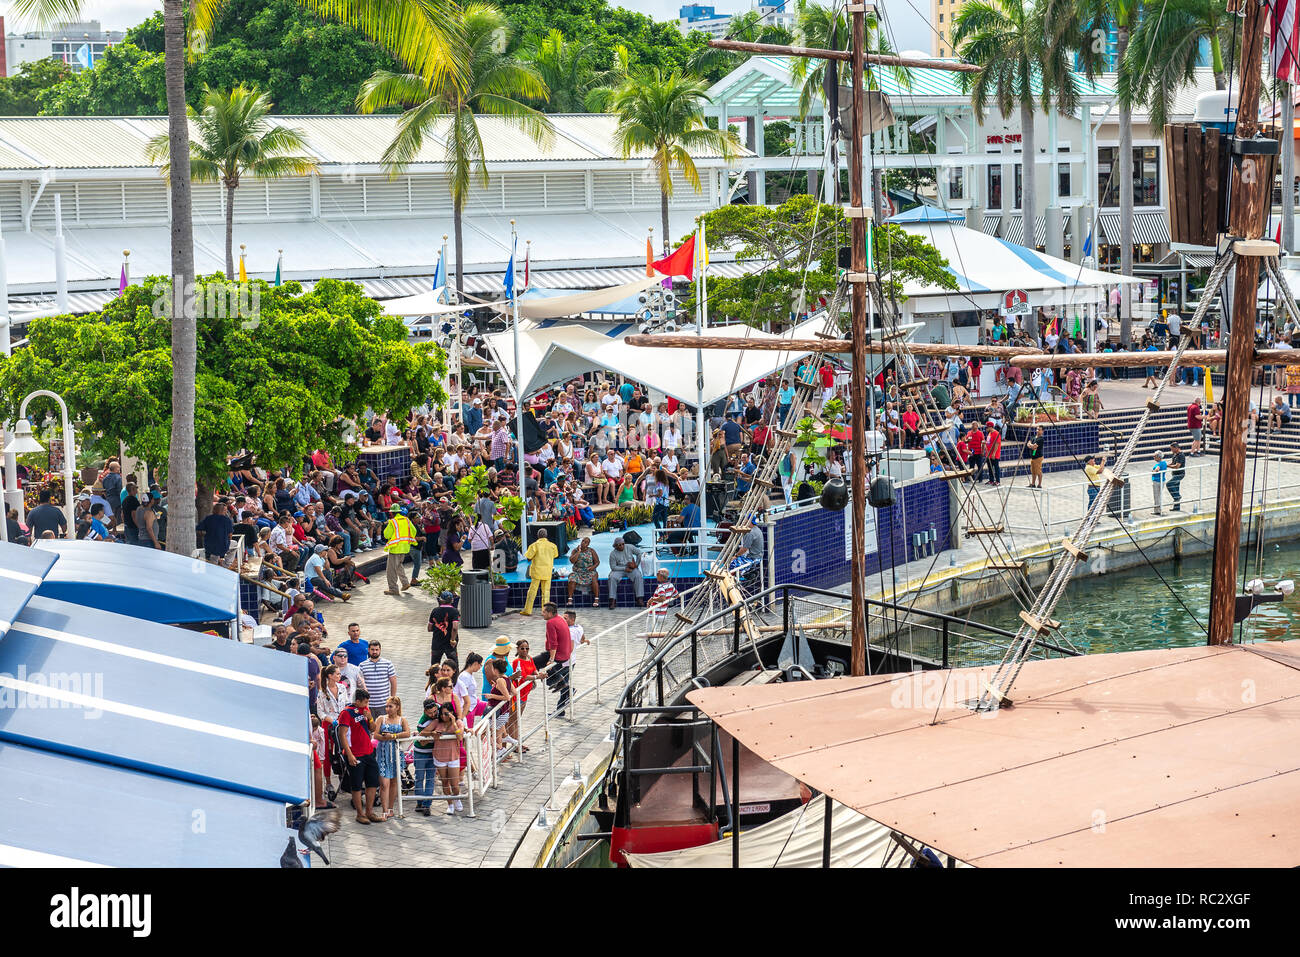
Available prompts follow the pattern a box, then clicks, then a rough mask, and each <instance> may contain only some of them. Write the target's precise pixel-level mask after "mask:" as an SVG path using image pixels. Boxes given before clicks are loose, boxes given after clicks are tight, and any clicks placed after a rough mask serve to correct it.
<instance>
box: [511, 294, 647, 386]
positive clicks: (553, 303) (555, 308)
mask: <svg viewBox="0 0 1300 957" xmlns="http://www.w3.org/2000/svg"><path fill="white" fill-rule="evenodd" d="M662 279H663V277H662V276H655V277H653V278H652V277H650V276H643V277H641V278H640V279H636V280H633V281H632V282H629V283H624V284H623V285H621V286H610V287H609V288H607V289H589V290H574V291H569V290H564V291H563V292H562V293H561V294H559V295H554V294H550V293H543V292H540V291H536V290H529V291H528V292H525V293H524V294H523V295H521V296H520V297H519V318H520V319H534V320H541V319H567V318H569V317H570V316H581V315H586V314H587V313H593V312H597V313H598V312H602V311H605V309H606V308H608V307H613V306H616V305H622V304H624V301H625V300H627V299H629V298H634V297H635V296H636V295H637V293H639V292H641V291H643V290H645V289H649V288H650V287H651V286H657V285H658V284H659V283H660V282H661V281H662ZM491 305H492V308H493V309H495V310H496V311H497V312H500V313H505V314H506V315H513V313H514V307H513V305H512V304H511V303H510V302H509V301H504V300H503V301H501V302H494V303H492V304H491ZM619 311H621V310H619ZM512 365H513V363H512Z"/></svg>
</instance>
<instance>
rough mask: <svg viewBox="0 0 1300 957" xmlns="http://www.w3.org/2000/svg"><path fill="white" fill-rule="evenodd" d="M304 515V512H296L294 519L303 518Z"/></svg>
mask: <svg viewBox="0 0 1300 957" xmlns="http://www.w3.org/2000/svg"><path fill="white" fill-rule="evenodd" d="M302 514H303V513H302V512H294V513H293V517H294V518H302Z"/></svg>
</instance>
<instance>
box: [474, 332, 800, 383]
mask: <svg viewBox="0 0 1300 957" xmlns="http://www.w3.org/2000/svg"><path fill="white" fill-rule="evenodd" d="M824 322H825V319H824V318H822V317H817V318H813V319H809V320H806V321H805V322H803V323H801V324H800V325H798V326H796V327H795V328H794V329H793V330H791V331H790V333H789V334H788V335H789V338H803V337H808V336H812V335H813V333H814V330H815V329H820V328H821V327H822V325H823V324H824ZM631 329H634V327H633V326H631V325H630V324H628V325H619V326H614V327H613V328H612V329H607V330H604V331H597V330H595V329H591V328H588V327H587V326H583V325H577V324H573V325H546V326H543V325H541V324H538V323H529V322H525V321H521V322H520V324H519V369H520V375H519V378H520V380H521V381H522V384H523V389H522V392H523V395H524V396H529V395H532V394H533V393H535V392H538V391H540V390H541V389H543V388H545V387H546V386H548V385H551V384H552V383H555V382H565V381H567V380H569V379H572V378H574V377H576V376H580V375H582V374H583V373H584V372H594V371H596V370H605V371H608V372H611V373H615V374H618V375H622V376H625V377H626V378H628V379H633V380H635V381H637V382H642V383H644V384H645V385H647V386H649V387H650V389H652V390H653V391H655V392H661V393H663V394H664V395H670V396H673V397H675V398H677V399H681V400H682V401H685V402H687V403H688V404H691V405H693V404H694V403H695V401H696V382H695V373H696V363H695V361H694V357H693V356H691V355H690V353H689V352H683V350H681V349H660V348H645V347H641V346H629V345H628V344H627V343H625V342H624V341H623V336H624V335H625V334H626V333H627V332H628V331H629V330H631ZM709 335H711V336H726V337H728V338H731V337H735V338H745V337H750V338H753V339H780V338H785V337H784V336H773V335H771V334H770V333H766V332H760V331H758V330H757V329H754V328H752V327H750V326H744V325H734V326H719V327H717V328H710V329H709ZM486 340H487V346H488V349H489V350H490V351H491V352H492V355H493V358H494V359H495V360H496V363H497V367H498V368H499V369H500V370H501V373H502V374H503V375H504V376H505V377H506V379H507V380H508V381H509V382H510V384H511V388H512V390H514V391H515V394H516V396H518V394H519V391H518V390H515V389H514V378H515V377H514V371H515V355H514V333H513V332H512V331H510V330H507V331H506V332H494V333H491V334H489V335H488V336H487V337H486ZM703 355H704V404H705V405H709V404H710V403H713V402H716V401H717V400H718V399H721V398H723V397H725V396H727V395H730V394H731V393H732V392H734V391H735V390H737V389H739V388H741V387H742V386H746V385H750V384H751V383H753V382H756V381H757V380H759V379H761V378H763V377H764V376H766V375H768V374H770V373H772V372H775V371H776V370H778V369H783V368H785V367H786V366H787V365H789V364H790V363H792V362H796V361H798V360H799V359H801V358H803V357H804V356H805V355H807V353H806V352H779V351H777V352H767V351H764V352H759V351H754V352H744V351H741V352H720V351H710V350H704V353H703Z"/></svg>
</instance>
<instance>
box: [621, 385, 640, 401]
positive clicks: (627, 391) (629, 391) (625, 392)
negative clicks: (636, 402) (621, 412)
mask: <svg viewBox="0 0 1300 957" xmlns="http://www.w3.org/2000/svg"><path fill="white" fill-rule="evenodd" d="M634 392H636V387H635V386H633V385H632V383H630V382H624V383H623V384H622V385H621V386H619V387H618V397H619V398H620V399H622V400H623V404H624V405H627V404H628V403H629V402H631V401H632V395H633V393H634Z"/></svg>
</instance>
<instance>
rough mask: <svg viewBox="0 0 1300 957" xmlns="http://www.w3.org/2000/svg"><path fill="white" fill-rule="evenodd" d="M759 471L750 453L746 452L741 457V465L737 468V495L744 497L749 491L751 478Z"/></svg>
mask: <svg viewBox="0 0 1300 957" xmlns="http://www.w3.org/2000/svg"><path fill="white" fill-rule="evenodd" d="M757 471H758V466H756V465H755V464H754V460H753V459H752V458H750V456H749V453H748V452H745V453H743V454H742V455H741V456H740V464H739V465H737V466H736V494H737V495H744V494H745V493H746V492H748V491H749V486H750V484H751V483H750V481H749V477H750V476H751V475H753V474H754V473H755V472H757Z"/></svg>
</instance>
